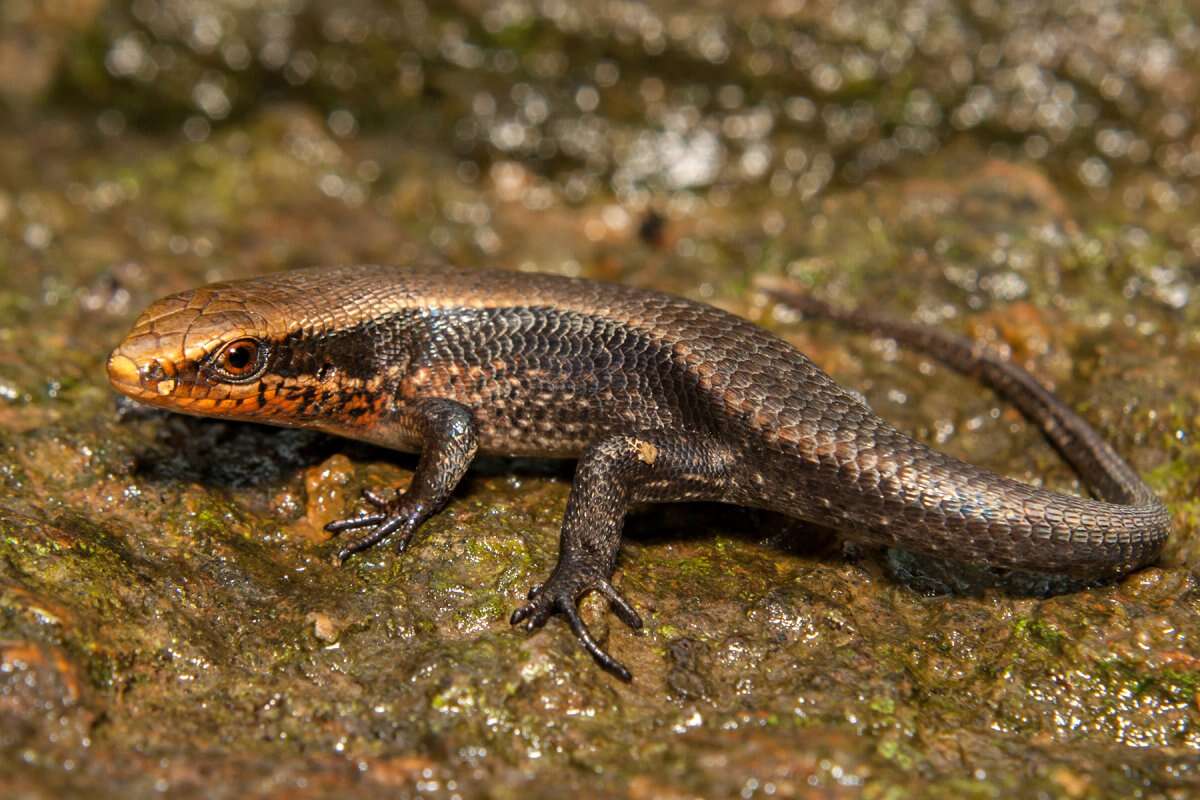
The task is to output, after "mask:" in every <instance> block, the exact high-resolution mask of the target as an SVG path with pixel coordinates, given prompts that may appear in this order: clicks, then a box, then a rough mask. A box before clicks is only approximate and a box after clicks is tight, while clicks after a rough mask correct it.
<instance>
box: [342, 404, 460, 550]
mask: <svg viewBox="0 0 1200 800" xmlns="http://www.w3.org/2000/svg"><path fill="white" fill-rule="evenodd" d="M413 421H414V424H415V427H416V430H417V434H418V435H419V437H420V439H421V456H420V459H419V460H418V461H417V470H416V472H415V473H413V478H412V482H411V483H410V484H409V486H408V488H407V489H406V490H404V491H399V490H397V491H396V494H395V496H394V497H392V498H390V499H389V498H386V497H382V496H380V495H378V494H376V493H375V492H372V491H370V490H367V491H365V492H363V496H364V497H365V498H366V499H367V501H368V502H370V503H371V504H372V505H373V506H375V507H376V508H377V509H378V512H377V513H375V514H364V515H360V516H357V517H350V518H349V519H343V520H339V521H337V522H331V523H329V524H328V525H326V526H325V530H327V531H329V532H330V533H334V534H337V533H341V532H342V531H348V530H356V529H360V528H366V529H367V530H365V531H362V532H360V533H357V534H356V535H354V536H353V537H351V538H349V539H348V540H346V541H344V542H343V543H342V547H341V548H340V549H339V550H338V552H337V555H336V556H335V561H336V562H337V563H339V564H340V563H341V562H343V561H345V560H346V558H348V557H349V556H351V555H352V554H354V553H357V552H359V551H360V550H365V549H366V548H368V547H370V546H372V545H374V544H376V543H378V542H381V541H383V540H384V539H386V538H387V537H389V536H395V537H396V547H397V549H398V550H399V551H400V552H404V550H405V548H407V547H408V543H409V541H410V540H411V539H412V535H413V533H414V532H415V531H416V530H417V528H418V527H420V526H421V524H422V523H423V522H425V520H427V519H429V517H431V516H432V515H433V513H434V512H435V511H437V510H438V509H439V508H441V506H442V504H443V503H445V502H446V500H447V499H448V498H449V497H450V493H451V492H453V491H454V487H455V486H457V485H458V482H459V481H460V480H461V479H462V476H463V474H464V473H465V472H466V471H467V467H469V466H470V465H471V460H472V459H474V458H475V451H476V450H477V449H478V446H479V443H478V440H477V436H476V431H475V422H474V420H473V419H472V417H471V412H470V410H469V409H468V408H467V407H466V406H464V405H462V404H460V403H456V402H454V401H452V400H442V399H439V398H431V399H427V400H422V401H421V402H420V403H418V404H417V406H416V408H415V410H414V414H413Z"/></svg>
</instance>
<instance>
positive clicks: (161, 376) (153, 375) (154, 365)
mask: <svg viewBox="0 0 1200 800" xmlns="http://www.w3.org/2000/svg"><path fill="white" fill-rule="evenodd" d="M166 377H167V371H166V370H165V369H163V366H162V364H160V363H158V362H157V361H151V362H150V364H149V365H148V366H145V367H143V368H142V373H141V378H142V382H143V383H158V382H159V381H161V380H165V379H166Z"/></svg>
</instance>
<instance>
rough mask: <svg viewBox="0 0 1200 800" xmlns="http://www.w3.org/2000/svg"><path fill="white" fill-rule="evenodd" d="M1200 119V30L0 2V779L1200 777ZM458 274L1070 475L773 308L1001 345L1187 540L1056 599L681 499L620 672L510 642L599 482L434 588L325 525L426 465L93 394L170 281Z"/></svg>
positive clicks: (1009, 780) (995, 458) (933, 389)
mask: <svg viewBox="0 0 1200 800" xmlns="http://www.w3.org/2000/svg"><path fill="white" fill-rule="evenodd" d="M1198 108H1200V11H1198V9H1197V7H1196V5H1195V3H1192V2H1185V1H1184V0H1168V1H1167V2H1137V1H1136V0H1076V1H1072V0H1055V1H1054V2H1044V1H1042V0H1017V1H1016V2H1000V1H999V0H969V1H968V0H964V1H963V2H949V0H911V1H910V2H900V1H896V2H893V1H892V0H870V1H869V2H868V1H867V0H862V1H861V2H860V1H859V0H850V1H849V2H833V0H741V2H737V3H723V2H714V1H712V0H709V1H708V2H684V1H683V0H644V1H637V0H578V1H576V2H568V0H500V1H499V2H483V1H482V0H478V1H476V0H455V1H453V2H444V1H441V2H434V1H433V0H427V1H426V0H394V1H392V2H385V1H384V0H350V1H349V2H334V1H333V0H328V1H326V0H263V2H253V1H252V0H112V2H104V1H103V0H2V2H0V109H2V111H0V794H5V792H4V791H3V790H4V788H5V782H6V781H7V782H8V783H9V788H11V789H12V790H13V791H14V792H15V794H12V795H9V796H19V797H42V796H59V793H60V792H61V793H66V794H68V795H69V794H71V793H80V792H83V791H85V789H87V790H88V791H92V790H94V791H99V792H101V793H102V794H103V793H108V794H109V795H110V796H122V797H127V796H149V795H151V794H154V793H157V792H163V791H170V792H171V793H172V795H173V796H233V795H237V796H244V794H245V793H250V794H253V795H256V796H277V795H278V796H289V797H292V796H325V795H328V796H344V795H345V794H346V793H353V792H361V793H365V794H377V793H380V792H382V793H394V794H395V796H417V795H422V796H445V797H454V796H458V795H459V794H461V795H462V796H478V795H483V794H487V795H488V796H494V797H514V796H518V795H520V796H522V797H543V796H544V797H560V796H561V795H562V793H563V792H565V791H576V792H579V791H583V792H585V794H587V793H593V794H596V795H598V796H631V797H643V798H652V797H672V798H675V797H680V798H682V797H693V796H734V795H740V796H742V797H758V796H763V797H766V796H822V797H837V796H852V795H856V794H858V793H859V792H861V791H863V787H864V786H865V787H868V789H869V790H870V791H873V792H874V794H873V795H872V796H875V797H889V798H891V797H895V798H900V797H910V796H911V797H961V796H964V794H969V793H971V792H975V793H978V794H979V795H980V796H987V797H993V796H1034V795H1035V794H1040V795H1041V796H1048V797H1060V796H1061V797H1101V796H1113V797H1127V796H1133V795H1134V794H1141V795H1143V796H1147V797H1184V796H1189V792H1193V791H1200V789H1198V787H1197V781H1198V780H1200V776H1198V774H1197V772H1196V764H1197V763H1200V762H1198V761H1197V756H1198V755H1200V694H1198V692H1200V657H1198V656H1197V655H1196V650H1195V641H1197V638H1198V637H1200V595H1198V590H1197V585H1196V578H1195V570H1196V569H1197V566H1198V565H1200V544H1198V543H1197V541H1198V539H1197V536H1196V527H1197V520H1198V519H1200V505H1198V502H1200V501H1197V499H1196V498H1197V486H1200V448H1197V447H1196V445H1195V443H1194V440H1193V439H1194V432H1195V430H1196V428H1197V426H1198V425H1200V378H1197V377H1196V375H1197V373H1196V369H1195V364H1196V363H1198V362H1200V324H1198V323H1200V319H1198V316H1200V315H1198V313H1197V311H1196V302H1195V298H1194V293H1195V291H1196V286H1197V282H1198V281H1200V215H1197V213H1196V210H1195V209H1196V206H1197V200H1198V198H1197V191H1198V187H1200V127H1198V124H1200V121H1198V120H1197V109H1198ZM429 254H435V255H439V256H441V257H444V258H446V259H448V260H450V261H453V262H456V263H459V264H462V265H465V266H485V265H486V266H500V267H505V268H510V269H523V270H538V271H547V272H557V273H561V274H569V275H584V276H589V277H593V278H602V279H608V280H619V281H623V282H626V283H630V284H635V285H639V286H645V287H652V288H656V289H664V290H669V291H674V292H677V293H680V294H684V295H687V296H689V297H692V298H695V299H701V300H705V301H707V302H711V303H714V304H717V305H720V306H722V307H725V308H727V309H729V310H732V311H735V312H737V313H739V314H743V315H745V316H748V317H750V318H752V319H754V320H755V321H757V322H759V323H761V324H763V325H766V326H768V327H771V328H772V329H773V330H775V331H776V332H778V333H779V334H780V335H783V336H786V337H787V338H788V339H789V340H790V341H792V342H794V343H795V344H797V346H800V347H801V348H802V349H804V350H805V351H806V352H808V353H809V354H810V355H812V356H813V357H814V358H815V359H816V360H817V361H818V362H819V363H820V364H821V365H822V366H823V367H825V368H826V369H828V370H830V371H831V372H833V374H834V375H835V376H836V377H837V378H838V379H839V380H841V381H843V382H844V383H846V384H848V385H850V386H852V387H854V388H855V389H858V390H860V391H862V392H864V393H865V394H866V395H867V397H868V398H869V400H870V402H871V404H872V406H873V407H874V408H875V409H876V411H878V412H879V413H880V414H881V415H882V416H885V417H887V418H888V419H889V420H891V421H893V422H895V423H896V424H897V425H899V426H900V427H901V428H903V429H905V430H908V431H912V432H913V433H914V434H915V435H917V436H919V437H921V438H923V439H925V440H926V441H929V442H931V443H934V444H936V445H937V446H939V447H941V448H943V449H946V450H949V451H950V452H953V453H954V454H956V455H959V456H962V457H965V458H969V459H971V460H973V461H976V462H978V463H982V464H985V465H986V466H989V467H991V468H993V469H996V470H998V471H1001V472H1005V473H1007V474H1011V475H1014V476H1017V477H1020V478H1022V479H1025V480H1030V481H1034V482H1039V483H1046V484H1048V485H1051V486H1054V487H1055V488H1060V489H1064V490H1067V491H1071V490H1076V491H1078V490H1079V489H1080V487H1079V486H1078V484H1077V482H1076V481H1075V479H1074V477H1073V475H1072V474H1071V473H1070V472H1069V470H1067V469H1066V468H1065V467H1064V466H1063V465H1062V464H1061V463H1060V462H1059V461H1058V460H1057V459H1056V457H1055V456H1054V454H1053V453H1052V452H1050V451H1049V450H1048V449H1047V448H1046V447H1045V446H1044V445H1043V444H1042V443H1041V440H1040V438H1039V437H1038V435H1037V433H1036V431H1033V430H1031V429H1030V428H1029V427H1028V426H1026V425H1025V424H1024V423H1023V422H1022V421H1021V420H1020V418H1019V417H1017V416H1016V415H1015V414H1014V413H1013V412H1012V411H1011V409H1009V408H1007V407H1005V406H1003V405H1002V404H999V403H998V402H997V401H996V399H995V398H994V397H991V396H990V395H988V394H987V393H985V392H982V391H980V390H979V389H977V388H976V387H974V386H973V385H972V384H970V383H969V382H966V381H961V380H960V379H958V378H955V377H953V376H950V375H947V374H946V373H945V372H944V371H941V370H938V369H937V368H936V366H934V365H932V364H931V363H928V362H926V361H923V360H920V359H915V358H910V357H906V356H902V355H900V354H898V353H897V352H896V351H895V348H894V347H891V346H890V345H889V344H888V343H886V342H872V341H869V340H865V339H862V338H861V337H853V336H847V335H846V334H845V333H843V332H840V331H838V330H836V329H835V328H832V327H828V326H824V325H814V324H811V323H808V324H800V323H799V322H798V321H797V320H796V319H795V318H794V317H793V316H790V315H788V314H786V313H785V312H784V311H782V310H780V309H777V308H773V307H772V306H771V305H770V304H769V303H767V302H766V301H765V300H764V299H763V298H762V297H761V296H760V295H759V293H758V292H756V291H755V290H754V286H755V281H756V280H757V279H759V278H760V277H761V276H771V277H775V278H779V277H784V278H787V279H790V280H793V281H795V282H797V283H798V284H800V285H802V286H804V287H806V288H809V289H811V290H813V291H816V292H818V293H819V294H821V295H823V296H825V297H827V298H830V299H832V300H834V301H836V302H844V303H849V304H868V305H870V306H872V307H874V308H877V309H880V310H886V311H888V312H891V313H893V314H895V315H898V316H907V317H914V318H917V319H920V320H923V321H926V322H929V323H932V324H938V325H942V326H945V327H947V328H949V329H952V330H957V331H960V332H964V333H968V334H970V335H972V336H976V337H978V338H980V339H983V340H986V341H988V342H990V343H991V344H993V345H994V346H997V347H1000V348H1001V349H1004V350H1006V351H1007V352H1009V353H1010V354H1011V355H1012V356H1013V357H1014V358H1016V359H1018V360H1019V361H1020V362H1021V363H1023V364H1026V365H1027V366H1029V367H1030V368H1031V369H1032V370H1033V371H1034V372H1035V373H1036V374H1038V375H1039V376H1040V377H1042V378H1043V379H1045V380H1046V381H1048V382H1050V383H1052V384H1053V385H1054V386H1055V387H1056V390H1057V391H1059V392H1060V393H1061V394H1062V395H1063V396H1064V397H1065V398H1066V399H1067V400H1068V401H1069V402H1071V403H1072V404H1074V405H1075V406H1077V407H1079V408H1080V409H1081V410H1082V411H1083V413H1084V414H1085V416H1087V418H1088V419H1089V420H1091V421H1092V422H1094V423H1095V424H1096V425H1097V427H1098V428H1099V429H1100V430H1101V431H1102V433H1103V434H1104V435H1105V436H1106V437H1107V438H1109V439H1110V441H1112V442H1113V443H1114V444H1115V445H1116V446H1117V448H1118V450H1119V451H1120V452H1122V453H1123V454H1125V455H1127V456H1128V457H1129V458H1130V459H1131V461H1132V462H1133V463H1134V464H1135V465H1136V466H1137V467H1138V468H1139V469H1141V470H1142V471H1143V472H1145V473H1146V475H1147V477H1148V480H1149V481H1150V483H1151V485H1152V486H1153V487H1154V488H1155V489H1156V490H1158V491H1159V492H1160V493H1161V494H1162V495H1163V496H1164V498H1166V499H1167V500H1168V501H1169V502H1170V504H1171V507H1172V509H1173V511H1174V512H1175V517H1176V533H1175V535H1174V537H1173V540H1172V542H1171V544H1170V546H1169V547H1168V550H1167V553H1166V555H1165V556H1164V560H1163V564H1162V565H1161V567H1160V568H1156V569H1152V570H1148V571H1147V572H1145V573H1142V574H1140V575H1139V576H1135V577H1133V578H1130V579H1129V580H1127V581H1126V582H1124V583H1122V584H1119V585H1117V586H1108V587H1101V588H1098V589H1095V590H1092V591H1089V592H1081V593H1074V594H1068V595H1062V596H1060V597H1057V598H1052V599H1049V600H1039V599H1034V598H1030V597H1023V596H1020V595H1013V594H1009V593H1003V592H997V591H995V590H993V589H989V588H981V587H980V585H979V584H976V583H973V580H974V579H973V578H969V577H964V576H961V575H955V574H952V575H945V574H941V575H940V576H939V575H938V574H933V573H934V572H936V571H933V570H930V569H929V568H927V566H923V565H922V564H920V563H914V562H912V560H911V559H908V558H907V557H905V556H904V555H903V554H896V553H875V552H870V551H853V552H851V553H850V555H849V556H847V554H846V553H845V552H843V551H842V550H841V549H840V547H839V546H837V545H836V544H835V545H834V546H832V547H830V546H825V545H822V544H820V543H821V542H825V541H827V540H826V539H824V538H822V537H821V536H820V535H818V534H817V533H815V532H813V531H811V530H807V529H803V528H802V529H801V530H799V531H797V530H795V529H793V528H788V527H786V526H782V527H781V525H782V523H780V522H779V521H771V520H765V519H762V518H760V517H759V516H756V515H752V514H746V513H742V512H733V511H727V510H720V511H716V512H714V511H713V510H712V509H709V510H707V512H706V511H704V510H701V511H700V512H696V511H695V510H691V511H689V510H687V509H673V510H665V511H656V512H652V513H651V514H649V515H647V516H644V517H642V518H641V520H640V521H635V522H633V523H631V526H632V532H633V535H632V536H631V537H630V543H629V544H627V545H626V548H625V551H624V553H625V558H624V560H623V562H622V569H621V572H620V573H619V575H618V580H619V581H621V582H623V585H624V586H625V587H627V589H628V591H629V593H630V595H631V597H632V598H633V599H634V601H635V603H636V604H638V605H639V607H641V608H643V609H646V610H647V620H648V627H647V631H646V632H645V634H644V635H642V636H633V635H632V634H629V633H628V632H626V631H624V630H623V629H619V628H618V627H616V626H613V627H611V628H607V629H606V628H605V624H606V623H605V621H604V620H605V615H604V613H603V612H604V609H603V607H602V604H600V603H592V602H591V601H589V603H587V604H585V611H586V613H587V615H588V618H589V620H592V622H590V623H589V624H593V625H594V626H595V629H596V630H599V631H600V632H601V634H602V635H607V636H608V642H609V645H610V646H611V647H612V648H613V650H614V651H615V653H616V655H617V656H618V657H620V658H621V659H622V660H624V661H625V662H626V663H628V664H629V665H630V667H631V668H633V670H634V672H635V674H637V675H638V681H637V682H635V683H634V684H633V685H631V686H623V685H621V686H618V685H615V684H614V683H613V682H612V681H611V679H609V678H608V677H607V676H606V675H605V674H604V673H601V672H600V671H599V670H596V669H594V667H593V665H592V664H591V662H590V661H589V660H587V659H586V658H584V657H581V656H580V654H579V653H578V651H577V649H576V648H575V646H574V644H573V642H572V641H571V639H570V637H569V635H567V633H566V632H565V628H563V626H560V625H557V624H554V623H552V624H551V625H550V626H548V629H547V631H546V632H543V633H540V634H538V635H536V636H534V637H526V636H525V635H524V634H518V633H513V632H511V631H510V630H509V629H508V626H507V624H506V622H505V618H506V617H507V614H508V613H509V612H510V611H511V609H512V607H514V606H515V603H516V602H517V599H518V598H519V597H520V596H521V595H522V594H523V592H524V591H525V589H526V588H527V586H528V585H529V584H530V583H532V582H534V581H535V580H538V579H540V578H541V577H542V576H543V575H544V573H545V571H546V570H547V569H548V568H549V566H550V565H552V564H553V560H554V554H555V552H556V547H557V546H556V538H557V522H558V518H559V515H560V514H561V509H562V504H563V502H565V497H566V491H567V488H568V486H569V477H570V472H569V470H568V471H565V472H564V471H561V470H558V471H556V470H555V469H554V468H546V467H533V468H531V469H527V470H525V473H523V474H520V475H517V476H513V475H511V474H510V473H511V470H510V469H508V466H511V465H508V466H505V465H501V466H500V467H494V468H489V467H485V468H483V469H482V470H481V471H479V472H478V474H477V475H476V477H475V479H474V480H472V481H471V482H470V483H469V484H468V486H467V487H465V488H464V490H463V491H462V492H460V493H459V498H460V499H458V500H457V501H456V502H454V503H452V504H451V506H450V507H449V508H448V509H447V511H446V512H445V513H444V514H443V515H441V516H439V517H438V518H436V519H435V520H434V521H433V522H431V523H429V525H428V526H427V531H428V532H427V534H426V536H425V539H424V541H418V542H417V544H416V546H415V547H414V548H412V549H410V551H409V553H408V554H406V555H405V557H404V559H395V558H394V557H393V556H392V554H391V553H390V552H389V551H388V550H387V548H380V549H379V552H372V553H370V554H365V555H364V556H363V557H361V558H360V559H358V560H355V561H354V562H352V563H350V564H348V565H347V567H346V568H345V569H343V570H341V571H338V570H335V569H333V568H331V567H329V566H328V565H327V564H326V562H325V559H324V558H323V556H322V551H321V547H323V546H324V544H325V542H324V535H323V534H322V533H321V532H320V526H321V524H322V523H323V522H324V521H328V519H332V518H334V517H337V516H341V515H344V514H343V513H342V512H344V511H346V510H347V509H349V508H351V507H352V506H353V503H354V497H355V496H356V493H357V491H358V489H359V488H361V486H364V485H376V484H378V483H380V482H381V481H382V482H389V481H390V482H393V483H401V484H402V483H403V481H404V480H406V479H407V476H408V474H409V470H410V469H411V466H412V464H411V462H407V461H404V460H403V459H402V458H399V459H398V458H397V457H395V456H393V455H391V454H387V453H383V452H381V451H375V450H371V449H370V448H364V447H361V446H357V445H346V444H344V443H339V442H336V441H334V440H329V439H325V438H323V437H318V436H314V435H310V434H305V433H298V432H291V431H268V430H264V429H261V428H253V427H247V426H231V425H224V424H221V423H213V422H196V421H192V420H185V419H181V418H176V417H151V418H134V419H132V420H127V421H126V422H124V423H121V422H119V421H118V417H117V414H116V412H115V410H114V405H113V398H112V394H111V392H110V391H109V389H108V387H107V385H106V382H105V379H104V373H103V362H104V359H105V357H106V355H107V353H108V351H109V349H111V347H112V346H114V345H115V343H116V342H117V341H118V340H119V338H120V337H121V335H122V334H123V333H124V331H125V330H127V328H128V326H129V325H130V324H131V322H132V320H133V318H134V317H135V316H136V314H137V313H138V312H139V311H140V309H141V308H142V307H144V306H145V305H146V304H147V303H149V302H150V301H152V300H153V299H155V298H157V297H158V296H161V295H163V294H165V293H168V292H171V291H177V290H182V289H186V288H190V287H192V286H195V285H197V284H200V283H203V282H207V281H211V280H217V279H224V278H235V277H245V276H249V275H254V274H260V273H264V272H269V271H274V270H279V269H285V268H290V267H299V266H311V265H314V264H337V263H355V262H380V263H394V264H397V265H403V264H404V263H406V262H407V261H409V260H411V259H413V258H416V257H420V256H425V255H429ZM526 466H528V465H526ZM797 541H800V542H802V543H803V542H810V541H816V542H818V544H816V545H810V544H800V545H796V544H794V542H797ZM714 542H715V543H714ZM6 770H7V774H6ZM872 787H873V788H872Z"/></svg>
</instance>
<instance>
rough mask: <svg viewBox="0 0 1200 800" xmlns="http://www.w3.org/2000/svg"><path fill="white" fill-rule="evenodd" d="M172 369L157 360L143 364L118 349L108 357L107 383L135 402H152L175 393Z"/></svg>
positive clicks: (121, 348) (121, 349) (122, 349)
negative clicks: (139, 364)
mask: <svg viewBox="0 0 1200 800" xmlns="http://www.w3.org/2000/svg"><path fill="white" fill-rule="evenodd" d="M173 374H174V369H173V368H171V366H170V365H167V366H164V365H163V362H162V361H161V360H159V359H154V360H152V361H149V362H145V363H143V364H142V365H141V366H140V367H139V366H138V362H137V360H136V359H135V358H133V357H132V356H130V355H129V354H127V353H126V352H124V348H123V347H118V348H117V349H116V350H114V351H113V353H112V355H110V356H109V357H108V381H109V383H111V384H112V385H113V388H114V389H116V390H117V391H119V392H120V393H121V394H124V395H128V396H129V397H132V398H133V399H135V400H143V401H146V400H153V399H156V398H159V397H165V396H167V395H170V394H171V393H172V392H173V391H175V380H174V378H173V377H172V376H173Z"/></svg>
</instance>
